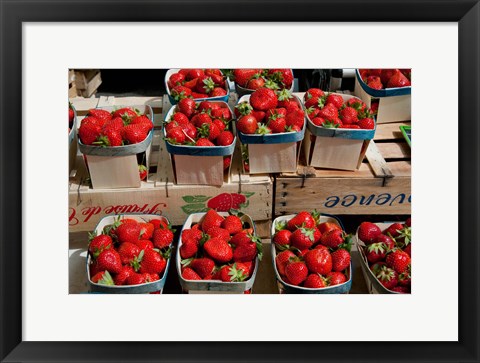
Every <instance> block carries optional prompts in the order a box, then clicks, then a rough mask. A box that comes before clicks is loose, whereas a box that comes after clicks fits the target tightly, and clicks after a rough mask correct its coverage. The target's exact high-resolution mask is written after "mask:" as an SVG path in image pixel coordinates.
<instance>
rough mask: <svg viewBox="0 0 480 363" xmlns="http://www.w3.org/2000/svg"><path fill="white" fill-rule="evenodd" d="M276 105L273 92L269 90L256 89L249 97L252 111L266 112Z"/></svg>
mask: <svg viewBox="0 0 480 363" xmlns="http://www.w3.org/2000/svg"><path fill="white" fill-rule="evenodd" d="M277 103H278V99H277V95H276V94H275V91H273V90H271V89H269V88H260V89H257V90H256V91H255V92H253V93H252V94H251V95H250V104H251V105H252V106H253V108H254V109H256V110H260V111H267V110H269V109H272V108H276V107H277Z"/></svg>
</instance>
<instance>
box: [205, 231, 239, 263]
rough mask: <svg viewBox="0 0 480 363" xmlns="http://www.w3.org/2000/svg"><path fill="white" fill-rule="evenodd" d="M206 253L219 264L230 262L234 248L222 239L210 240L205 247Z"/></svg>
mask: <svg viewBox="0 0 480 363" xmlns="http://www.w3.org/2000/svg"><path fill="white" fill-rule="evenodd" d="M203 249H204V251H205V252H206V253H207V254H208V256H210V257H211V258H213V259H214V260H215V261H216V262H218V263H226V262H229V261H230V260H231V259H232V257H233V251H232V248H231V247H230V246H229V245H228V243H227V242H225V241H224V240H222V239H220V238H216V237H214V238H210V239H209V240H208V241H207V242H205V244H204V245H203Z"/></svg>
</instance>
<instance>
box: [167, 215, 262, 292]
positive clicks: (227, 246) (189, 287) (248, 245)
mask: <svg viewBox="0 0 480 363" xmlns="http://www.w3.org/2000/svg"><path fill="white" fill-rule="evenodd" d="M261 258H262V243H261V241H260V239H259V238H258V237H257V236H256V232H255V225H254V223H253V220H252V219H251V218H250V217H249V216H248V215H245V214H243V215H242V214H239V215H232V214H229V213H227V212H216V211H215V210H213V209H210V210H208V211H207V212H206V213H193V214H190V215H189V216H188V218H187V220H186V221H185V224H184V225H183V229H182V233H181V236H180V239H179V242H178V249H177V260H176V265H177V271H178V276H179V279H180V284H181V285H182V288H183V290H184V291H185V292H188V293H224V294H249V293H251V289H252V286H253V283H254V281H255V276H256V273H257V269H258V264H259V261H260V260H261Z"/></svg>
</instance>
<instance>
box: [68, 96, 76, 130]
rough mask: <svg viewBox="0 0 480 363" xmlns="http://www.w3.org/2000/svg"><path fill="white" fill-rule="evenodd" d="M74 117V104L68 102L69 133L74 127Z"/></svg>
mask: <svg viewBox="0 0 480 363" xmlns="http://www.w3.org/2000/svg"><path fill="white" fill-rule="evenodd" d="M74 117H75V114H74V112H73V108H72V104H71V103H69V104H68V133H70V131H71V130H72V128H73V118H74Z"/></svg>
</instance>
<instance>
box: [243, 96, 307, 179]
mask: <svg viewBox="0 0 480 363" xmlns="http://www.w3.org/2000/svg"><path fill="white" fill-rule="evenodd" d="M235 114H236V116H237V121H236V128H237V134H238V137H239V139H240V141H241V143H242V158H243V165H244V169H245V172H249V173H251V174H258V173H281V172H289V171H296V170H297V161H298V156H299V150H300V145H301V142H302V140H303V136H304V133H305V112H304V110H303V106H302V103H301V101H300V100H299V99H298V98H297V97H296V96H294V95H292V94H291V92H289V91H288V90H286V89H284V90H282V91H274V90H272V89H269V88H259V89H257V90H256V91H254V92H253V93H252V94H251V95H244V96H242V97H241V98H240V99H239V101H238V103H237V105H236V106H235Z"/></svg>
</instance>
